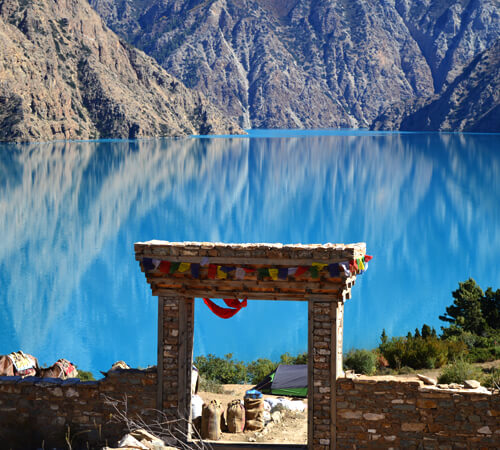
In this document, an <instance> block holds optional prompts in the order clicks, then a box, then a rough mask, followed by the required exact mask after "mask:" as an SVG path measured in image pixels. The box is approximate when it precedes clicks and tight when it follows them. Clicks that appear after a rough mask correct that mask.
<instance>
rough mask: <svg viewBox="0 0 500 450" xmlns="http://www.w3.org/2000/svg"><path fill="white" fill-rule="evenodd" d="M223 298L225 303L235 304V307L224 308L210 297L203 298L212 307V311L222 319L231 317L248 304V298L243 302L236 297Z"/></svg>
mask: <svg viewBox="0 0 500 450" xmlns="http://www.w3.org/2000/svg"><path fill="white" fill-rule="evenodd" d="M223 300H224V303H225V304H226V305H228V306H233V305H234V308H222V307H221V306H219V305H217V304H215V303H214V302H213V301H212V300H210V299H209V298H204V299H203V301H204V302H205V305H207V306H208V307H209V308H210V311H212V312H213V313H214V314H215V315H216V316H218V317H220V318H221V319H230V318H231V317H233V316H234V315H235V314H236V313H237V312H238V311H239V310H240V309H241V308H244V307H245V306H247V299H246V298H244V299H243V300H242V301H241V303H240V302H239V301H238V299H235V298H225V299H223Z"/></svg>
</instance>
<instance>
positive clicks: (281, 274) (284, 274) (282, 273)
mask: <svg viewBox="0 0 500 450" xmlns="http://www.w3.org/2000/svg"><path fill="white" fill-rule="evenodd" d="M278 278H279V279H280V280H286V279H287V278H288V269H287V268H286V267H281V268H279V269H278Z"/></svg>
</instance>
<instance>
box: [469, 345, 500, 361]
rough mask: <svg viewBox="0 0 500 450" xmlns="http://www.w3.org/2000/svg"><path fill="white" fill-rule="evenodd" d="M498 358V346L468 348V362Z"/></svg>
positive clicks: (499, 352)
mask: <svg viewBox="0 0 500 450" xmlns="http://www.w3.org/2000/svg"><path fill="white" fill-rule="evenodd" d="M497 359H500V346H493V347H487V348H473V349H471V350H469V361H470V362H487V361H495V360H497Z"/></svg>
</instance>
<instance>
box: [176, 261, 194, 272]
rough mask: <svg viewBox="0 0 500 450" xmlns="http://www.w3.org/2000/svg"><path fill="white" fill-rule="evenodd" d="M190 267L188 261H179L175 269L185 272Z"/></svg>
mask: <svg viewBox="0 0 500 450" xmlns="http://www.w3.org/2000/svg"><path fill="white" fill-rule="evenodd" d="M190 267H191V264H190V263H180V264H179V268H178V269H177V270H178V271H179V272H181V273H184V272H187V271H188V270H189V268H190Z"/></svg>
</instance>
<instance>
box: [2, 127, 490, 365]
mask: <svg viewBox="0 0 500 450" xmlns="http://www.w3.org/2000/svg"><path fill="white" fill-rule="evenodd" d="M499 175H500V135H494V134H493V135H481V134H439V133H374V132H367V131H360V130H342V131H328V130H313V131H302V130H290V131H287V130H256V131H251V132H250V134H249V136H247V137H217V138H186V139H161V140H140V141H102V142H100V141H96V142H56V143H48V144H28V145H12V144H9V145H0V304H1V308H0V320H1V324H2V326H1V327H0V354H5V353H9V352H11V351H15V350H18V349H22V350H23V351H25V352H28V353H31V354H34V355H35V356H37V357H38V358H39V360H40V362H42V363H47V364H51V363H53V362H54V361H55V360H56V359H58V358H60V357H66V358H67V359H70V360H72V361H73V362H75V363H76V364H77V365H78V366H79V367H80V368H82V369H86V370H92V371H93V372H94V373H96V374H97V373H98V371H99V370H107V369H108V368H109V367H110V365H111V364H112V363H113V362H114V361H116V360H119V359H123V360H125V361H127V362H128V363H129V364H130V365H133V366H140V367H145V366H147V365H150V364H156V336H157V323H156V321H157V302H156V299H155V298H153V297H152V296H151V291H150V289H149V287H148V285H147V284H146V280H145V278H144V275H143V274H142V273H141V272H140V269H139V265H138V263H137V262H136V261H135V259H134V251H133V244H134V242H137V241H146V240H150V239H164V240H169V241H184V240H191V241H222V242H282V243H326V242H334V243H351V242H361V241H362V242H366V243H367V248H368V253H369V254H372V255H373V256H374V259H373V261H372V262H371V263H370V267H369V270H368V271H367V272H366V273H365V274H363V275H362V276H359V277H358V279H357V281H356V285H355V286H354V288H353V292H352V294H353V295H352V299H351V300H348V301H347V303H346V309H345V328H344V330H345V331H344V346H345V350H348V349H350V348H353V347H358V348H359V347H367V348H371V347H375V346H376V345H377V344H378V339H379V336H380V333H381V331H382V329H383V328H385V329H386V331H387V333H388V334H389V335H405V334H406V333H407V332H408V331H409V330H414V329H415V328H416V327H421V325H422V324H423V323H424V322H425V323H428V324H430V325H432V326H434V327H436V328H437V329H438V330H439V327H440V325H441V323H440V321H439V320H438V315H439V314H442V313H443V312H444V310H445V307H446V306H447V305H449V304H451V302H452V297H451V291H452V290H454V289H456V288H457V286H458V282H459V281H463V280H465V279H467V278H468V277H473V278H474V279H475V280H476V281H477V282H478V283H479V284H480V286H481V287H483V288H484V289H486V288H487V287H488V286H492V287H494V288H500V270H499V262H498V261H499V255H500V208H499V204H500V176H499ZM306 349H307V308H306V304H305V303H300V302H264V301H252V302H249V305H248V307H247V308H246V309H244V310H242V311H241V312H240V313H238V314H237V315H236V316H235V317H234V318H233V319H230V320H227V321H224V320H223V319H219V318H217V317H216V316H214V315H213V314H212V313H211V312H210V311H209V310H208V309H207V308H206V306H205V305H203V303H202V302H201V301H200V300H197V303H196V316H195V355H197V354H207V353H214V354H217V355H221V356H222V355H224V354H227V353H233V355H234V357H236V358H237V359H241V360H246V361H249V360H252V359H256V358H258V357H268V358H271V359H277V358H279V355H280V354H282V353H284V352H286V351H288V352H290V353H292V354H293V353H298V352H302V351H305V350H306Z"/></svg>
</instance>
